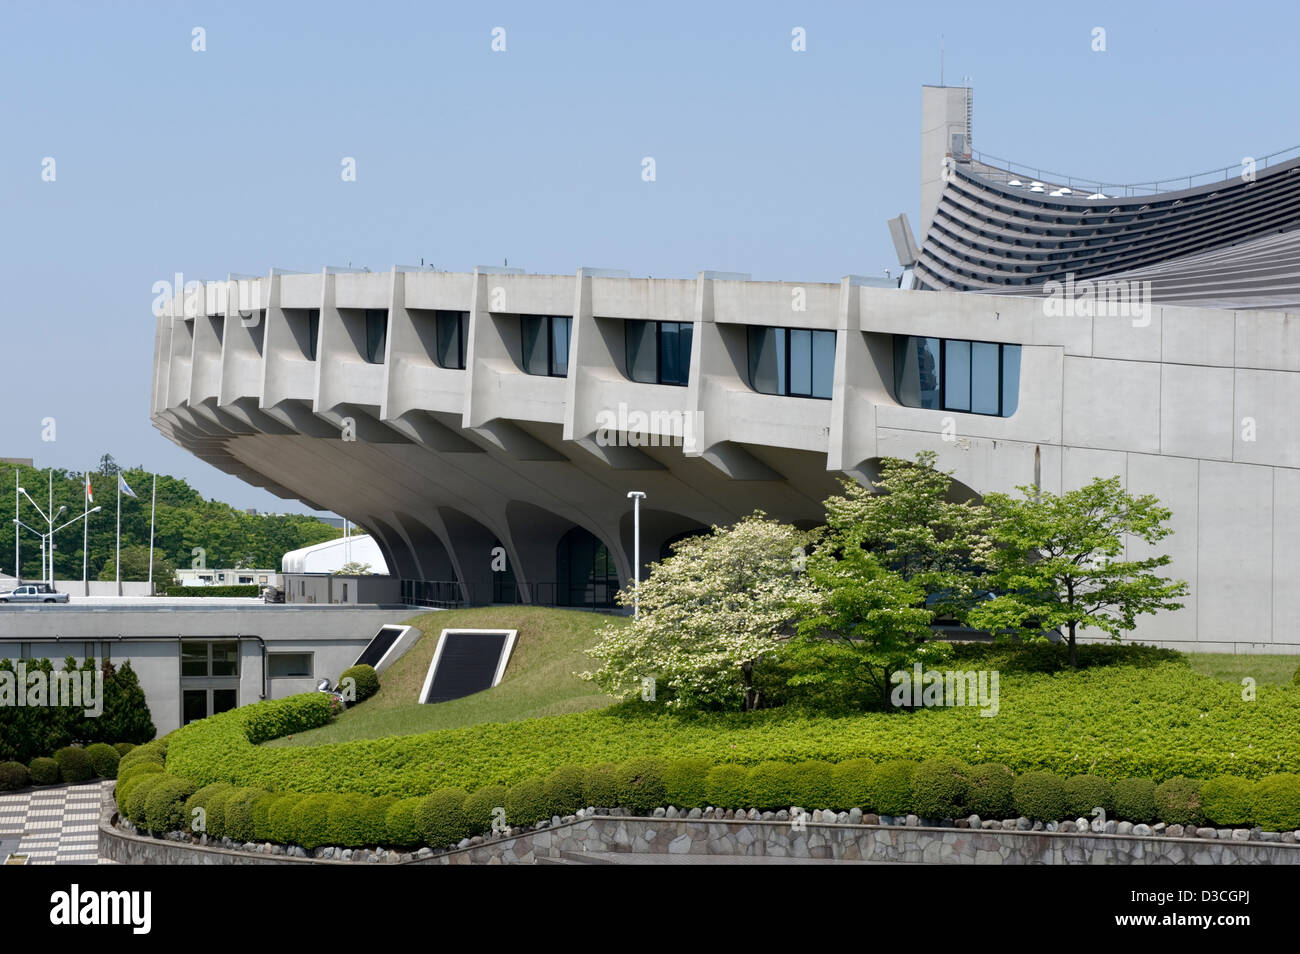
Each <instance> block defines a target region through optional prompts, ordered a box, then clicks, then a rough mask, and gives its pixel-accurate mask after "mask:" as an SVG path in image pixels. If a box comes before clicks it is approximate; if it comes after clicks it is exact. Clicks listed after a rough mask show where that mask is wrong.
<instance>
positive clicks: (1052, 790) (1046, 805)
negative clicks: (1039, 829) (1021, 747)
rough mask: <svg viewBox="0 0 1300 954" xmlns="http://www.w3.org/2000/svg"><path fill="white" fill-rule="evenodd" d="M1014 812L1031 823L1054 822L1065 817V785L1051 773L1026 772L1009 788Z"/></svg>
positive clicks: (1057, 776)
mask: <svg viewBox="0 0 1300 954" xmlns="http://www.w3.org/2000/svg"><path fill="white" fill-rule="evenodd" d="M1011 790H1012V794H1013V795H1014V797H1015V805H1016V811H1018V812H1019V813H1020V814H1021V815H1022V816H1024V817H1025V818H1029V819H1031V820H1033V821H1043V822H1046V821H1056V820H1057V819H1060V818H1062V817H1063V816H1064V815H1065V801H1066V800H1065V783H1064V782H1063V781H1061V777H1060V776H1059V775H1054V774H1053V773H1051V772H1028V773H1026V774H1024V775H1021V776H1019V777H1018V778H1017V779H1016V781H1015V784H1014V785H1013V786H1012V788H1011Z"/></svg>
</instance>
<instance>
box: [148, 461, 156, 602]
mask: <svg viewBox="0 0 1300 954" xmlns="http://www.w3.org/2000/svg"><path fill="white" fill-rule="evenodd" d="M157 509H158V475H157V474H154V475H153V500H152V501H150V503H149V595H150V596H153V517H154V512H155V511H156V510H157Z"/></svg>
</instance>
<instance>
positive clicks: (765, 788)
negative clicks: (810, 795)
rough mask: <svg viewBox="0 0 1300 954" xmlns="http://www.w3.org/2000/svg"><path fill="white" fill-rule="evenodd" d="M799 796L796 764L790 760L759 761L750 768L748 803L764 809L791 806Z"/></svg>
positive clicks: (746, 800)
mask: <svg viewBox="0 0 1300 954" xmlns="http://www.w3.org/2000/svg"><path fill="white" fill-rule="evenodd" d="M798 798H799V795H798V794H797V793H796V789H795V772H794V766H793V765H791V764H790V763H789V762H759V763H758V764H757V765H755V766H754V767H753V768H752V769H750V770H749V791H748V792H747V793H746V795H745V803H746V804H748V805H753V806H754V807H755V808H758V809H763V810H770V809H780V808H789V807H790V806H791V805H794V804H795V803H796V801H797V800H798Z"/></svg>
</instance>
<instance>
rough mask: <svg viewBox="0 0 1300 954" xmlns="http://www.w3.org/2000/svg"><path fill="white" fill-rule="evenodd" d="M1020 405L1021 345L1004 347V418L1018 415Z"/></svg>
mask: <svg viewBox="0 0 1300 954" xmlns="http://www.w3.org/2000/svg"><path fill="white" fill-rule="evenodd" d="M1019 404H1020V345H1003V346H1002V416H1003V417H1010V416H1011V415H1012V414H1015V413H1016V408H1017V406H1019Z"/></svg>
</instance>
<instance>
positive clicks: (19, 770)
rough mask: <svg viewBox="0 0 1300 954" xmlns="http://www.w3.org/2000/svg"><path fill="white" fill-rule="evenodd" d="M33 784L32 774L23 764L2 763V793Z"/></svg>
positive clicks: (0, 768) (0, 780) (0, 770)
mask: <svg viewBox="0 0 1300 954" xmlns="http://www.w3.org/2000/svg"><path fill="white" fill-rule="evenodd" d="M31 783H32V773H31V772H29V771H27V766H26V765H24V764H23V763H22V762H0V792H12V791H13V790H14V789H17V788H26V787H27V786H28V785H30V784H31Z"/></svg>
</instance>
